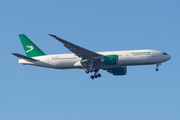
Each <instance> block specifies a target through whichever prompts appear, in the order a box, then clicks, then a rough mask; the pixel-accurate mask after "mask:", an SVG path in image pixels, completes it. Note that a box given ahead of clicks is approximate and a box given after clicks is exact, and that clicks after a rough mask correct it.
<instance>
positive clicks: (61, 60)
mask: <svg viewBox="0 0 180 120" xmlns="http://www.w3.org/2000/svg"><path fill="white" fill-rule="evenodd" d="M97 53H99V54H102V55H118V63H117V65H104V64H102V65H101V66H100V67H99V69H107V68H115V67H119V66H131V65H149V64H158V63H162V62H165V61H167V60H169V59H171V57H170V56H169V55H165V54H164V53H163V52H161V51H157V50H129V51H109V52H97ZM33 58H34V59H37V60H39V61H36V62H29V61H26V60H24V59H20V60H19V63H22V64H25V65H35V66H40V67H48V68H55V69H73V68H78V69H83V66H82V65H81V63H80V61H81V58H79V57H77V56H76V55H75V54H54V55H45V56H39V57H33Z"/></svg>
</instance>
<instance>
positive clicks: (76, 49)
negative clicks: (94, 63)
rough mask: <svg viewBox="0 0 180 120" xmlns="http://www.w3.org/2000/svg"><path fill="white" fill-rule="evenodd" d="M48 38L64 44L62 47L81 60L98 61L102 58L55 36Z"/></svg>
mask: <svg viewBox="0 0 180 120" xmlns="http://www.w3.org/2000/svg"><path fill="white" fill-rule="evenodd" d="M49 35H50V36H52V37H54V38H55V39H57V40H58V41H60V42H61V43H63V44H64V46H65V47H66V48H67V49H68V50H70V51H71V52H73V53H74V54H75V55H77V56H78V57H81V58H82V59H100V58H102V57H103V55H101V54H98V53H96V52H92V51H90V50H87V49H85V48H82V47H80V46H77V45H75V44H73V43H70V42H68V41H66V40H63V39H61V38H59V37H57V36H56V35H51V34H49Z"/></svg>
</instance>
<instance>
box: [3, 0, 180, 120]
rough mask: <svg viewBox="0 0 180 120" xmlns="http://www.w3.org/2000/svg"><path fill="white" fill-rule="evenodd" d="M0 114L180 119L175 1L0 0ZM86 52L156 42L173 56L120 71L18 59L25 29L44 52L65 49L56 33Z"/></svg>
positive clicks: (39, 118)
mask: <svg viewBox="0 0 180 120" xmlns="http://www.w3.org/2000/svg"><path fill="white" fill-rule="evenodd" d="M0 15H1V19H0V25H1V29H0V30H1V35H0V41H1V47H0V50H1V54H2V55H3V56H2V57H1V69H0V75H1V77H0V78H1V79H0V119H1V120H52V119H54V120H72V119H73V120H99V119H102V120H110V119H113V120H119V119H123V120H145V119H146V120H159V119H163V120H179V119H180V103H179V101H180V94H179V92H180V87H179V86H180V77H179V76H180V75H179V71H180V65H179V60H180V57H179V54H178V53H179V51H180V47H179V45H180V42H179V39H180V35H179V32H180V16H179V15H180V1H179V0H171V1H170V0H146V1H145V0H136V1H134V0H124V1H122V0H121V1H120V0H119V1H117V0H111V1H107V0H99V1H97V0H96V1H95V0H91V1H84V0H76V1H73V0H61V1H58V0H49V1H48V0H46V1H40V0H31V1H23V0H16V1H13V0H7V1H1V2H0ZM49 33H51V34H55V35H57V36H59V37H61V38H63V39H65V40H68V41H70V42H72V43H75V44H77V45H80V46H82V47H84V48H87V49H89V50H92V51H113V50H134V49H155V50H161V51H165V52H167V53H168V54H170V55H171V57H172V59H171V60H170V61H168V62H166V63H163V64H162V65H161V66H160V71H158V72H156V71H155V65H149V66H130V67H128V73H127V75H126V76H118V77H117V76H113V75H111V74H109V73H107V72H106V71H102V70H101V71H100V73H101V74H102V77H101V78H99V79H95V80H91V79H90V75H87V74H86V73H85V72H84V71H83V70H54V69H47V68H40V67H34V66H23V65H21V64H18V58H16V57H14V56H13V55H11V54H10V53H12V52H17V53H20V54H24V55H25V53H24V50H23V47H22V45H21V43H20V40H19V37H18V34H26V35H27V36H28V37H29V38H30V39H31V40H32V41H33V42H34V43H35V44H36V45H38V46H39V47H40V48H41V49H42V50H43V51H44V52H45V53H46V54H61V53H62V54H63V53H70V52H69V51H66V48H65V47H64V46H63V45H62V44H61V43H59V42H58V41H57V40H55V39H53V38H52V37H50V36H48V34H49Z"/></svg>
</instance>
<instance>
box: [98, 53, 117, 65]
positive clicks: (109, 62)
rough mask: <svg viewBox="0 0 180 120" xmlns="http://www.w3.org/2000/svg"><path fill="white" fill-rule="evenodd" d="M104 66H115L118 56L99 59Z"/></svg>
mask: <svg viewBox="0 0 180 120" xmlns="http://www.w3.org/2000/svg"><path fill="white" fill-rule="evenodd" d="M101 62H103V63H104V64H105V65H117V64H118V56H117V55H106V56H104V58H102V59H101Z"/></svg>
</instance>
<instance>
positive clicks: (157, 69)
mask: <svg viewBox="0 0 180 120" xmlns="http://www.w3.org/2000/svg"><path fill="white" fill-rule="evenodd" d="M159 65H161V63H157V64H156V69H155V70H156V71H159V68H158V67H159Z"/></svg>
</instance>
